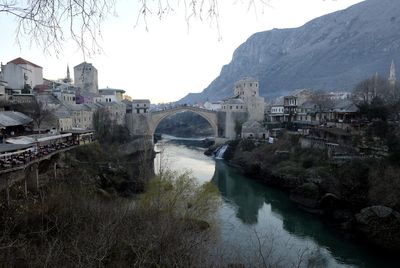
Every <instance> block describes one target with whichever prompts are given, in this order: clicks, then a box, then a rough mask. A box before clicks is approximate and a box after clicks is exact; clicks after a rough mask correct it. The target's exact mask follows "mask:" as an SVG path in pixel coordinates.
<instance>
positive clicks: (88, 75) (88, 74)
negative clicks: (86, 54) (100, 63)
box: [74, 62, 99, 94]
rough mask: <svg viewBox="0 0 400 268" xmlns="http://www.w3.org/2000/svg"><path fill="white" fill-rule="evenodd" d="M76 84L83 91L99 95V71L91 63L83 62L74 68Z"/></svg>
mask: <svg viewBox="0 0 400 268" xmlns="http://www.w3.org/2000/svg"><path fill="white" fill-rule="evenodd" d="M74 83H75V86H77V87H79V88H81V89H82V90H83V91H88V92H92V93H95V94H97V93H99V83H98V75H97V69H96V68H95V67H94V66H93V65H92V64H91V63H87V62H82V63H81V64H79V65H77V66H75V67H74Z"/></svg>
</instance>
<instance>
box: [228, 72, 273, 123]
mask: <svg viewBox="0 0 400 268" xmlns="http://www.w3.org/2000/svg"><path fill="white" fill-rule="evenodd" d="M259 92H260V89H259V83H258V80H256V79H254V78H250V77H247V78H244V79H242V80H239V81H238V82H236V83H235V90H234V95H235V96H236V97H239V98H240V99H242V100H243V101H244V102H245V103H246V107H247V112H248V113H249V120H254V121H263V120H264V109H265V102H264V98H263V97H260V94H259Z"/></svg>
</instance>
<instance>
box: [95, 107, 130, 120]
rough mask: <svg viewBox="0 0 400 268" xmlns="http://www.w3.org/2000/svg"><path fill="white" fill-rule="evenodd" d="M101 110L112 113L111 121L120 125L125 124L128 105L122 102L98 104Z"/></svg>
mask: <svg viewBox="0 0 400 268" xmlns="http://www.w3.org/2000/svg"><path fill="white" fill-rule="evenodd" d="M96 105H97V106H98V107H99V108H104V109H105V110H107V111H108V112H109V113H110V116H111V120H113V121H114V122H115V123H116V124H118V125H124V124H125V115H126V105H125V103H122V102H98V103H96Z"/></svg>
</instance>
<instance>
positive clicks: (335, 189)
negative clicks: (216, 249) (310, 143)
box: [224, 136, 400, 252]
mask: <svg viewBox="0 0 400 268" xmlns="http://www.w3.org/2000/svg"><path fill="white" fill-rule="evenodd" d="M229 144H230V145H229V148H228V149H227V150H226V152H225V154H224V159H225V161H226V162H227V163H229V164H230V165H233V166H235V167H238V168H239V170H240V171H241V172H242V173H243V174H244V175H245V176H247V177H251V178H254V179H257V180H258V181H261V182H263V183H264V184H266V185H268V186H273V187H278V188H280V189H283V190H284V191H287V192H288V193H289V194H290V198H291V200H292V201H293V202H295V203H296V204H298V207H299V208H300V209H302V210H305V211H307V212H309V213H313V214H318V215H320V216H321V217H323V218H324V219H326V220H327V221H328V222H329V223H332V224H334V225H336V226H337V227H339V228H340V229H342V230H345V231H346V232H348V233H350V234H353V235H355V236H356V237H358V238H359V239H363V240H365V241H368V242H369V243H372V244H374V245H376V246H378V247H379V248H386V249H389V250H393V251H397V252H398V251H400V214H399V213H398V212H397V211H398V210H399V204H400V202H399V198H400V187H399V182H400V178H399V176H400V175H399V174H400V170H399V168H398V167H397V166H395V165H393V164H391V163H389V162H387V161H385V159H370V160H366V159H365V160H352V161H342V162H338V161H333V160H331V159H329V158H328V157H327V156H326V154H325V153H324V152H322V151H318V150H310V149H307V150H304V149H301V148H300V146H299V143H298V140H297V138H296V136H284V137H282V138H281V139H279V140H278V141H277V142H276V143H274V144H265V143H259V142H255V141H251V140H242V141H232V142H230V143H229Z"/></svg>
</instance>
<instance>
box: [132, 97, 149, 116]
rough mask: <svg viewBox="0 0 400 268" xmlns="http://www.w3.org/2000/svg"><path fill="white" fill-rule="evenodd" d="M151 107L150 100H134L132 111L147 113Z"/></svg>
mask: <svg viewBox="0 0 400 268" xmlns="http://www.w3.org/2000/svg"><path fill="white" fill-rule="evenodd" d="M149 109H150V100H147V99H143V100H139V99H138V100H132V113H134V114H147V113H148V112H149Z"/></svg>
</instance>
